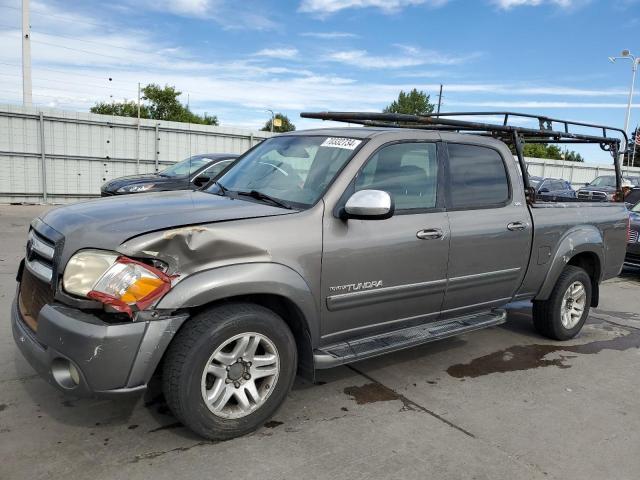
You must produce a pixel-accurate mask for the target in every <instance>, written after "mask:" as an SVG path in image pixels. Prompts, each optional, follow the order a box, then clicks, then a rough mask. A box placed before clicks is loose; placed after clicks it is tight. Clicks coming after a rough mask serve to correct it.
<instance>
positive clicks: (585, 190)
mask: <svg viewBox="0 0 640 480" xmlns="http://www.w3.org/2000/svg"><path fill="white" fill-rule="evenodd" d="M622 186H623V187H628V188H633V186H634V183H633V181H632V180H631V179H629V178H628V177H624V178H623V179H622ZM615 193H616V177H615V176H614V175H602V176H600V177H597V178H596V179H595V180H593V181H592V182H591V183H588V184H587V185H585V186H584V187H582V188H580V189H578V193H577V197H578V198H579V199H580V200H590V201H593V202H610V201H611V200H613V198H614V196H615Z"/></svg>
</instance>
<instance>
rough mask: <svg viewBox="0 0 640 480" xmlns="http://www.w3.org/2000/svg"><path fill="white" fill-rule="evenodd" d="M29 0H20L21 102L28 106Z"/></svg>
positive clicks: (29, 102) (29, 85)
mask: <svg viewBox="0 0 640 480" xmlns="http://www.w3.org/2000/svg"><path fill="white" fill-rule="evenodd" d="M29 23H30V22H29V0H22V104H23V105H24V106H25V107H30V106H31V104H32V95H31V25H30V24H29Z"/></svg>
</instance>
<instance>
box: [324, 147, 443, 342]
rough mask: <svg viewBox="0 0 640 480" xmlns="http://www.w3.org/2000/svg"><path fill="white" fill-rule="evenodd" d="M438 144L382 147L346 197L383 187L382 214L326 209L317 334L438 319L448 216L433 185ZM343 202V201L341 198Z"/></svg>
mask: <svg viewBox="0 0 640 480" xmlns="http://www.w3.org/2000/svg"><path fill="white" fill-rule="evenodd" d="M440 148H441V147H440V146H438V144H437V143H435V142H412V141H407V142H401V143H392V144H387V145H385V146H382V147H381V148H380V149H378V150H377V151H376V152H375V153H374V154H373V155H372V156H371V157H370V158H369V159H368V160H367V161H366V162H365V164H364V165H363V167H362V168H361V170H360V172H359V173H358V174H357V176H356V178H355V180H354V182H353V183H352V185H351V186H350V187H349V188H348V189H347V191H346V192H345V194H344V195H343V198H344V199H345V200H344V201H346V198H348V196H350V195H351V194H352V193H353V192H355V191H358V190H365V189H375V190H384V191H386V192H388V193H389V194H390V195H391V196H392V198H393V200H394V202H395V208H396V210H395V214H394V215H393V217H391V218H388V219H386V220H354V219H350V220H347V221H344V220H341V219H339V218H336V217H335V216H334V215H332V214H331V210H328V211H327V212H325V216H324V226H323V257H322V303H323V305H322V317H323V318H322V330H323V331H322V334H323V337H324V338H327V339H335V340H337V339H339V338H348V337H354V336H361V335H364V334H367V333H372V332H375V331H380V330H389V329H391V328H400V327H402V326H406V325H410V324H414V323H423V322H425V321H430V320H435V319H437V318H438V316H439V313H440V308H441V306H442V300H443V298H444V291H445V287H446V277H447V260H448V256H449V222H448V219H447V214H446V212H445V211H444V208H443V203H444V198H443V197H442V195H441V192H440V189H439V188H438V184H439V183H440V184H441V183H442V181H443V177H442V168H441V166H440V159H439V158H438V151H439V149H440ZM341 201H342V200H341Z"/></svg>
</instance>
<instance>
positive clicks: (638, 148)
mask: <svg viewBox="0 0 640 480" xmlns="http://www.w3.org/2000/svg"><path fill="white" fill-rule="evenodd" d="M639 133H640V127H639V128H636V129H635V131H634V132H633V133H632V134H631V136H630V137H629V148H628V149H627V153H625V155H624V164H625V165H630V163H631V162H632V163H633V165H632V166H633V167H640V145H636V144H635V139H636V138H637V136H638V134H639ZM634 150H635V153H636V154H635V157H634V155H633V151H634Z"/></svg>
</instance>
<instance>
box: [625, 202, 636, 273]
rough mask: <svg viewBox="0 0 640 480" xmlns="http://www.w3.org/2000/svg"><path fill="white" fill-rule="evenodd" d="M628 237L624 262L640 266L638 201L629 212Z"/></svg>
mask: <svg viewBox="0 0 640 480" xmlns="http://www.w3.org/2000/svg"><path fill="white" fill-rule="evenodd" d="M629 222H630V229H629V238H628V239H627V256H626V257H625V260H624V261H625V263H626V264H627V265H631V266H634V267H640V202H638V203H636V204H635V206H634V207H633V208H631V212H629Z"/></svg>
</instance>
